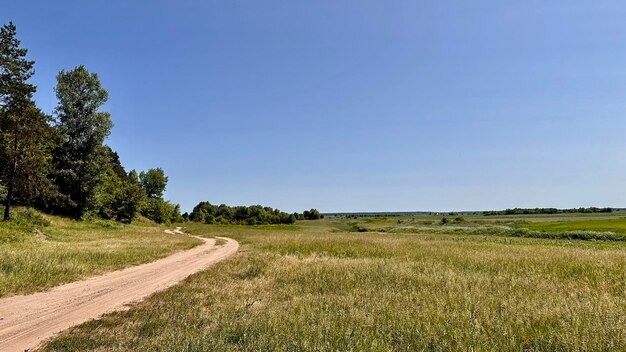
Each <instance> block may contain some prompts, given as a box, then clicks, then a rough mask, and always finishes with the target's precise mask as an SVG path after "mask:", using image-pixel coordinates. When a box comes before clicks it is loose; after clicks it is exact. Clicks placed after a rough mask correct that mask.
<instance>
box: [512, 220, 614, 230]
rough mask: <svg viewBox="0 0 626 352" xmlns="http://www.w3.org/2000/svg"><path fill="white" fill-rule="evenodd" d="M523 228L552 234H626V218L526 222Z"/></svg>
mask: <svg viewBox="0 0 626 352" xmlns="http://www.w3.org/2000/svg"><path fill="white" fill-rule="evenodd" d="M521 226H523V227H525V228H528V229H531V230H537V231H550V232H565V231H598V232H607V231H609V232H614V233H618V234H626V218H617V219H602V220H582V221H550V222H525V223H524V224H522V225H521Z"/></svg>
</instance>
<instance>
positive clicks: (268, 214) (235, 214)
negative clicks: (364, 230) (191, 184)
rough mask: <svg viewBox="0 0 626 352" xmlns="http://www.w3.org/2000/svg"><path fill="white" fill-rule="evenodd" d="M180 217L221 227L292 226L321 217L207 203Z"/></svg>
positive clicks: (314, 213)
mask: <svg viewBox="0 0 626 352" xmlns="http://www.w3.org/2000/svg"><path fill="white" fill-rule="evenodd" d="M182 216H183V219H185V220H186V221H194V222H201V223H205V224H223V225H227V224H236V225H270V224H293V223H294V222H296V220H317V219H320V218H321V217H322V216H321V214H320V212H319V211H318V210H317V209H311V210H305V211H304V212H303V213H301V214H300V213H293V214H289V213H286V212H283V211H280V210H278V209H274V208H272V207H264V206H261V205H252V206H234V207H230V206H228V205H226V204H221V205H214V204H211V203H209V202H200V203H198V205H196V206H195V207H194V208H193V210H192V212H191V213H190V214H187V213H185V214H183V215H182Z"/></svg>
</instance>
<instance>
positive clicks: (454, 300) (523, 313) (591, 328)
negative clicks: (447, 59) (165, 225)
mask: <svg viewBox="0 0 626 352" xmlns="http://www.w3.org/2000/svg"><path fill="white" fill-rule="evenodd" d="M188 226H189V229H188V230H189V231H191V232H192V233H195V234H200V235H203V236H207V237H214V236H226V237H232V238H235V239H236V240H238V241H239V242H240V244H241V248H240V251H239V253H238V254H237V255H236V256H235V257H234V258H233V259H230V260H227V261H224V262H220V263H218V264H217V265H215V266H212V267H210V268H209V269H208V270H206V271H204V272H201V273H198V274H196V275H193V276H191V277H190V278H188V279H187V280H185V281H184V282H183V283H181V284H179V285H177V286H175V287H173V288H171V289H169V290H166V291H164V292H161V293H157V294H155V295H153V296H151V297H150V298H148V299H147V300H146V301H144V302H142V303H139V304H136V305H134V306H133V307H132V308H131V309H130V310H128V311H124V312H117V313H112V314H108V315H105V316H104V317H102V318H100V319H97V320H93V321H91V322H88V323H86V324H82V325H80V326H78V327H75V328H72V329H71V330H69V331H66V332H64V333H63V334H62V335H60V336H59V337H58V338H57V339H55V340H53V341H51V342H50V343H49V344H47V345H46V346H44V347H43V349H44V350H48V351H83V350H95V351H127V350H136V351H171V350H177V351H251V350H260V351H337V350H341V351H345V350H352V351H363V350H367V351H413V350H442V351H452V350H454V351H456V350H489V351H495V350H506V351H509V350H518V351H522V350H523V351H568V350H626V289H625V287H626V286H625V284H624V283H625V282H626V270H625V269H626V244H624V243H621V242H607V243H605V244H602V242H590V241H566V240H558V239H536V238H520V237H501V236H468V235H465V234H463V233H458V234H443V233H441V234H432V233H431V234H428V233H418V234H413V233H411V234H390V233H372V232H368V233H348V232H337V224H336V223H332V222H330V221H317V222H314V223H311V224H310V225H308V224H306V223H302V224H301V226H300V227H301V229H300V230H299V231H297V232H293V231H271V232H270V231H265V230H258V229H248V228H243V227H241V228H232V227H231V228H226V227H219V226H208V225H198V224H192V225H188ZM601 244H602V245H601Z"/></svg>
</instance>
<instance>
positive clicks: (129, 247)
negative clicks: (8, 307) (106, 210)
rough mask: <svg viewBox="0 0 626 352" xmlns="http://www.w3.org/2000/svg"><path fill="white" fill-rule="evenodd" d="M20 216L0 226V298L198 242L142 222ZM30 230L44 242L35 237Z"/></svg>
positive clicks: (125, 265)
mask: <svg viewBox="0 0 626 352" xmlns="http://www.w3.org/2000/svg"><path fill="white" fill-rule="evenodd" d="M21 212H23V210H19V209H18V210H16V216H15V219H14V220H13V221H11V222H8V223H7V222H0V297H1V296H6V295H10V294H23V293H31V292H35V291H41V290H44V289H47V288H50V287H52V286H55V285H58V284H61V283H65V282H70V281H75V280H78V279H80V278H84V277H86V276H89V275H95V274H98V273H102V272H107V271H112V270H116V269H120V268H123V267H127V266H131V265H137V264H141V263H146V262H150V261H153V260H155V259H157V258H161V257H164V256H167V255H168V254H171V253H172V252H174V251H177V250H182V249H186V248H191V247H193V246H195V245H197V244H199V243H200V241H198V240H197V239H194V238H191V237H188V236H173V235H167V234H164V233H163V230H164V229H165V227H163V226H158V225H155V224H152V223H147V222H146V223H144V224H142V223H137V224H135V225H121V224H116V223H110V222H95V223H94V222H78V221H72V220H68V219H64V218H60V217H56V216H48V215H46V216H41V215H40V214H36V213H32V212H28V211H26V213H25V214H26V216H22V215H20V214H21ZM33 214H34V215H33ZM48 223H50V224H49V225H48ZM34 228H37V229H39V230H40V231H42V232H43V234H44V235H45V236H47V238H46V239H44V238H37V237H35V235H34V233H33V229H34Z"/></svg>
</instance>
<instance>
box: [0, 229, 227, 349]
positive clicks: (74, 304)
mask: <svg viewBox="0 0 626 352" xmlns="http://www.w3.org/2000/svg"><path fill="white" fill-rule="evenodd" d="M176 233H178V231H176ZM198 238H199V237H198ZM200 239H201V240H203V241H205V243H204V244H202V245H199V246H197V247H194V248H192V249H190V250H187V251H183V252H178V253H175V254H172V255H171V256H169V257H166V258H163V259H160V260H157V261H155V262H152V263H147V264H142V265H138V266H134V267H130V268H126V269H123V270H119V271H114V272H110V273H107V274H104V275H101V276H96V277H92V278H89V279H87V280H83V281H76V282H72V283H69V284H65V285H61V286H57V287H55V288H53V289H52V290H50V291H46V292H40V293H35V294H32V295H27V296H14V297H7V298H3V299H0V351H3V352H9V351H24V350H26V349H31V348H35V347H37V346H38V345H39V344H40V343H41V342H42V341H44V340H46V339H48V338H50V337H52V336H54V335H55V334H56V333H58V332H60V331H62V330H65V329H67V328H69V327H71V326H73V325H77V324H80V323H83V322H85V321H88V320H91V319H94V318H97V317H98V316H100V315H102V314H104V313H107V312H112V311H115V310H122V309H125V307H126V305H127V304H128V303H131V302H137V301H139V300H141V299H143V298H145V297H147V296H149V295H150V294H152V293H154V292H157V291H161V290H163V289H166V288H168V287H170V286H172V285H174V284H176V283H177V282H179V281H181V280H183V279H185V278H186V277H187V276H189V275H191V274H193V273H196V272H198V271H201V270H203V269H205V268H207V267H208V266H210V265H212V264H214V263H217V262H219V261H220V260H223V259H226V258H228V257H230V256H231V255H233V254H235V253H236V252H237V250H238V249H239V244H238V243H237V241H235V240H232V239H228V238H223V239H224V240H226V244H224V245H221V246H216V245H215V240H213V239H205V238H200Z"/></svg>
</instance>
